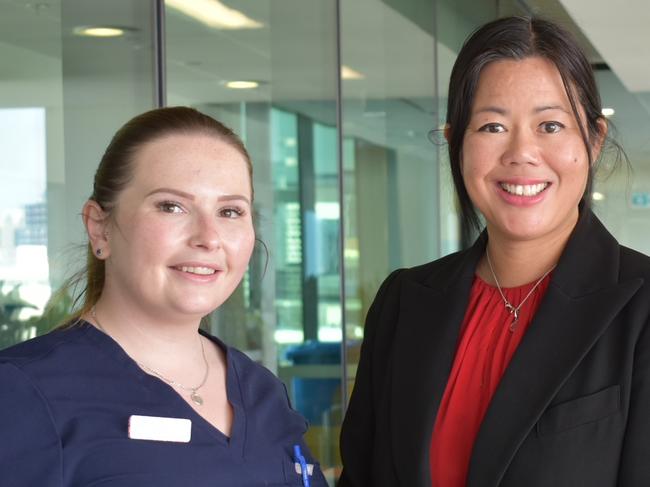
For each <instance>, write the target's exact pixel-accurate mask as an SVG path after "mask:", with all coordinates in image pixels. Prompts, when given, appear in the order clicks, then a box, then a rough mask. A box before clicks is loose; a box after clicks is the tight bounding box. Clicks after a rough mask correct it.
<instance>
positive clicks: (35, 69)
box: [0, 0, 650, 485]
mask: <svg viewBox="0 0 650 487" xmlns="http://www.w3.org/2000/svg"><path fill="white" fill-rule="evenodd" d="M575 4H576V2H575V1H573V0H562V1H559V0H526V1H521V0H507V1H504V0H501V1H496V0H495V1H488V2H475V1H472V0H460V1H453V0H436V1H431V0H283V1H282V2H277V1H275V2H274V1H251V0H229V1H228V2H219V1H217V0H210V1H209V2H204V3H203V4H202V5H203V7H204V8H200V9H198V10H197V9H196V8H193V6H195V5H196V4H195V3H194V2H193V1H191V0H165V1H164V2H162V1H160V2H155V1H151V2H142V1H139V0H138V1H135V0H112V1H111V2H105V1H101V0H42V1H39V2H24V1H22V0H0V60H2V66H3V69H2V70H1V71H0V147H2V148H3V151H2V153H1V155H0V347H4V346H7V345H10V344H12V343H16V342H19V341H22V340H25V339H28V338H30V337H33V336H35V335H37V334H40V333H45V332H46V331H48V330H49V329H51V328H52V327H53V326H55V325H56V324H58V322H60V320H61V319H63V317H64V316H65V312H66V311H67V310H69V308H70V306H71V304H72V303H71V302H70V300H69V299H68V301H64V302H63V303H62V304H61V306H60V307H59V308H57V309H54V310H53V313H52V314H51V315H49V316H47V317H43V310H44V306H45V304H46V303H47V301H48V299H49V298H50V296H51V293H52V291H53V290H54V289H56V288H57V287H58V286H59V285H60V284H61V282H62V281H63V279H64V278H65V277H66V276H69V275H70V274H71V273H72V272H74V271H75V270H76V269H78V268H79V265H80V264H81V263H82V261H83V260H84V259H85V254H84V248H83V244H84V241H85V238H84V232H83V229H82V225H81V219H80V215H79V212H80V208H81V206H82V204H83V202H84V200H85V199H86V198H87V196H88V195H89V193H90V191H91V180H92V175H93V172H94V170H95V168H96V166H97V163H98V159H99V157H100V155H101V153H102V152H103V150H104V148H105V147H106V145H107V143H108V141H109V138H110V137H111V135H112V134H113V133H114V131H115V130H116V129H117V128H118V127H119V126H120V125H121V124H122V123H123V122H124V121H125V120H127V119H128V118H130V117H131V116H133V115H135V114H137V113H140V112H142V111H145V110H147V109H150V108H152V107H154V106H156V105H157V104H158V103H159V102H160V101H162V100H164V102H165V103H166V104H167V105H189V106H193V107H196V108H198V109H200V110H202V111H204V112H206V113H209V114H211V115H213V116H214V117H216V118H218V119H219V120H221V121H223V122H224V123H226V124H227V125H229V126H231V127H232V128H233V129H234V130H235V131H236V132H237V133H238V134H239V135H240V136H241V137H242V139H243V140H244V142H245V143H246V145H247V147H248V149H249V151H250V153H251V156H252V159H253V163H254V173H255V174H254V185H255V212H256V218H255V224H256V231H257V236H258V238H259V242H258V245H257V247H256V251H255V253H254V256H253V259H252V262H251V265H250V268H249V272H248V273H247V275H246V277H245V279H244V281H243V283H242V285H241V286H240V287H239V288H238V290H237V291H236V293H235V294H234V295H233V296H232V298H231V299H230V300H229V301H228V302H227V303H225V304H224V305H223V306H222V307H221V308H220V309H219V310H218V311H217V312H215V313H214V314H213V316H211V317H209V324H208V326H209V327H210V331H211V332H213V333H214V334H216V335H218V336H219V337H221V338H222V339H223V340H225V341H226V342H228V343H229V344H231V345H233V346H235V347H237V348H239V349H241V350H243V351H245V352H246V353H247V354H248V355H249V356H250V357H252V358H253V359H254V360H256V361H258V362H260V363H262V364H264V365H265V366H266V367H268V368H269V369H270V370H272V371H273V372H274V373H276V374H277V375H278V376H279V377H280V378H281V379H282V380H283V381H284V382H285V384H286V385H287V390H288V392H289V395H290V398H291V400H292V403H293V404H294V406H295V407H296V408H297V409H298V410H299V411H300V412H301V413H302V414H303V415H305V417H307V419H308V420H309V422H310V424H311V428H310V431H309V433H308V437H307V441H308V443H309V446H310V448H311V449H312V450H313V452H314V453H315V455H317V456H318V457H319V459H320V460H321V462H322V466H323V468H324V470H325V472H326V474H327V476H328V478H329V480H330V482H331V484H332V485H333V484H334V480H335V479H336V477H337V476H338V474H339V471H340V458H339V454H338V434H339V431H340V424H341V420H342V416H343V412H344V410H345V403H346V400H347V396H348V395H349V393H350V391H351V390H352V388H353V387H354V375H355V370H356V364H357V361H358V354H359V346H360V343H361V340H362V338H363V322H364V318H365V315H366V312H367V310H368V308H369V306H370V304H371V302H372V300H373V298H374V294H375V292H376V290H377V288H378V286H379V285H380V283H381V281H382V280H383V279H384V278H385V277H386V276H387V275H388V274H389V272H390V271H392V270H393V269H395V268H398V267H403V266H412V265H417V264H420V263H424V262H427V261H430V260H433V259H435V258H437V257H439V256H442V255H445V254H447V253H450V252H453V251H455V250H457V249H459V248H460V247H461V246H462V245H463V244H464V243H465V242H464V240H463V236H461V235H460V234H459V225H458V218H457V208H456V202H455V199H454V196H453V190H452V184H451V178H450V173H449V169H448V161H447V157H446V147H445V145H444V140H443V138H442V137H441V132H440V131H441V129H442V127H443V124H444V120H445V106H446V96H447V95H446V94H447V83H448V79H449V74H450V71H451V66H452V64H453V61H454V59H455V57H456V53H457V52H458V50H459V49H460V46H461V45H462V42H463V40H464V39H465V37H466V36H467V35H468V34H469V33H470V32H471V31H472V30H474V29H475V28H476V27H477V26H478V25H480V24H482V23H484V22H486V21H488V20H490V19H493V18H495V17H497V16H500V15H508V14H527V13H542V14H544V15H547V16H550V17H552V18H554V19H556V20H559V21H560V22H562V23H563V24H564V25H566V26H567V27H569V28H570V29H572V30H573V31H575V33H576V35H578V36H579V38H580V41H581V42H582V44H583V46H584V47H585V49H587V51H588V52H589V55H590V58H591V60H592V62H593V64H594V66H595V67H596V68H597V78H598V82H599V85H600V89H601V93H602V96H603V100H604V102H605V106H607V107H608V108H610V109H612V111H610V112H608V116H610V117H611V118H610V120H611V121H613V122H614V123H615V125H616V127H617V134H618V137H617V138H618V140H619V141H620V142H622V144H623V146H624V148H625V150H626V151H627V154H628V156H629V158H630V160H631V163H632V165H633V167H634V171H633V172H628V171H626V170H624V169H623V170H619V171H618V172H615V173H614V174H613V175H612V176H610V177H609V178H605V177H604V176H605V175H606V174H607V173H608V171H607V169H608V167H607V166H608V164H610V165H611V163H608V162H606V163H605V164H604V166H605V167H604V169H605V171H602V172H601V173H600V174H601V176H600V177H599V179H598V180H597V185H596V188H595V191H594V194H593V200H594V206H595V208H596V211H597V212H598V214H599V215H600V216H601V217H602V218H603V220H604V221H605V223H606V225H607V226H608V227H609V228H610V229H611V230H612V231H613V233H614V234H615V235H616V236H617V237H618V238H619V239H620V240H621V241H622V242H623V243H626V244H628V245H630V246H633V247H635V248H637V249H639V250H641V251H644V252H646V253H648V252H650V243H648V242H650V240H648V238H647V235H649V234H650V156H649V154H648V150H647V135H646V134H647V133H648V132H649V130H650V101H649V100H650V96H649V95H648V93H650V87H644V86H645V85H642V84H638V83H637V84H635V83H634V80H639V79H642V78H643V77H642V76H639V75H638V74H637V77H636V78H631V75H630V74H629V72H628V71H626V70H625V69H624V68H625V66H623V67H621V64H620V59H618V57H617V53H616V52H612V50H611V49H608V45H609V43H608V42H606V41H607V39H605V38H604V37H603V35H602V31H603V29H598V28H596V27H597V24H595V23H594V20H593V18H592V17H589V16H587V17H585V15H584V13H585V12H584V9H581V8H576V7H575ZM207 5H211V6H212V7H213V8H214V10H212V11H211V10H210V9H209V8H207V7H206V6H207ZM156 6H158V7H162V12H163V19H158V18H157V16H156ZM594 9H595V7H594V8H590V12H592V13H593V12H594V11H597V9H596V10H594ZM159 20H164V22H160V21H159ZM93 28H101V29H104V30H96V29H95V30H93ZM106 29H112V30H106ZM635 35H636V34H635ZM639 35H641V34H639ZM620 37H626V36H620ZM627 37H630V36H627ZM157 39H161V40H162V44H158V43H157ZM163 47H164V49H161V48H163ZM630 49H631V48H630ZM636 64H637V65H639V66H641V67H642V68H641V69H645V70H646V71H647V68H646V66H648V65H650V63H644V62H642V61H641V60H639V62H637V63H636ZM646 75H647V72H646ZM646 78H650V77H648V76H646ZM432 130H433V136H432V137H428V136H427V134H429V132H430V131H432Z"/></svg>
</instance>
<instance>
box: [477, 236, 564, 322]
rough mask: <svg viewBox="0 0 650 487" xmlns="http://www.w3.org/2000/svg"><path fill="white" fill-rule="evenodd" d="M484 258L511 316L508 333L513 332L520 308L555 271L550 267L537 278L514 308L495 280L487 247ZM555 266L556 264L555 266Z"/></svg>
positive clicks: (495, 276)
mask: <svg viewBox="0 0 650 487" xmlns="http://www.w3.org/2000/svg"><path fill="white" fill-rule="evenodd" d="M485 256H486V257H487V263H488V266H489V267H490V272H491V273H492V277H493V278H494V282H495V283H496V285H497V289H498V290H499V294H500V295H501V299H503V304H504V305H505V308H506V310H508V312H509V313H510V314H511V315H512V316H513V320H512V323H510V326H509V329H510V332H514V331H515V328H516V327H517V322H518V321H519V310H520V309H521V307H522V306H523V305H524V303H525V302H526V301H527V300H528V298H530V297H531V296H532V294H533V291H535V289H537V286H539V285H540V283H541V282H542V281H543V280H544V278H545V277H546V276H548V275H549V273H550V272H551V271H552V270H553V269H555V265H554V266H553V267H551V268H550V269H549V270H547V271H546V272H545V273H544V275H543V276H542V277H540V278H539V280H538V281H537V282H536V283H535V285H534V286H533V287H532V288H531V290H530V291H529V292H528V294H526V297H525V298H524V299H522V300H521V302H520V303H519V304H518V305H517V306H514V305H513V304H512V303H511V302H510V301H508V299H507V298H506V297H505V295H504V294H503V291H502V290H501V286H500V285H499V280H498V279H497V275H496V274H495V272H494V269H493V268H492V262H491V261H490V253H489V252H488V249H487V247H485ZM556 265H557V264H556Z"/></svg>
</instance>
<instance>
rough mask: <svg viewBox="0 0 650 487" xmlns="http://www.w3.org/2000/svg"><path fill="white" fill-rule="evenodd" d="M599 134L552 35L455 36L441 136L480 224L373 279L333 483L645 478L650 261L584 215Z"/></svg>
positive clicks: (481, 484)
mask: <svg viewBox="0 0 650 487" xmlns="http://www.w3.org/2000/svg"><path fill="white" fill-rule="evenodd" d="M606 135H607V121H606V119H605V118H604V117H603V116H602V115H601V104H600V98H599V95H598V92H597V89H596V85H595V81H594V77H593V73H592V71H591V67H590V65H589V63H588V61H587V60H586V58H585V56H584V54H583V53H582V52H581V51H580V49H579V48H578V47H577V44H576V43H575V41H574V40H573V39H572V38H571V37H570V35H569V34H567V33H566V32H565V31H564V30H563V29H561V28H560V27H558V26H557V25H555V24H553V23H551V22H548V21H543V20H540V19H535V18H533V19H530V18H519V17H516V18H506V19H500V20H497V21H494V22H491V23H489V24H487V25H485V26H483V27H482V28H480V29H479V30H478V31H476V32H475V33H474V34H473V35H472V36H471V37H470V38H469V39H468V41H467V42H466V43H465V45H464V46H463V48H462V50H461V52H460V53H459V56H458V59H457V61H456V63H455V65H454V69H453V71H452V75H451V80H450V87H449V99H448V110H447V125H446V129H445V137H446V139H447V141H448V143H449V156H450V162H451V168H452V174H453V177H454V183H455V186H456V190H457V194H458V198H459V202H460V206H461V210H462V213H463V217H464V222H465V224H466V225H468V226H471V225H478V222H479V219H478V216H477V210H478V212H480V213H481V214H482V216H483V218H484V220H485V223H486V229H485V230H484V231H483V233H482V234H481V235H480V237H479V238H478V239H477V241H476V242H475V244H474V245H473V246H472V247H471V248H469V249H467V250H464V251H462V252H458V253H455V254H452V255H449V256H447V257H444V258H442V259H440V260H437V261H435V262H431V263H429V264H425V265H423V266H420V267H416V268H412V269H406V270H399V271H396V272H394V273H393V274H391V276H389V277H388V279H386V281H385V282H384V284H383V285H382V286H381V289H380V290H379V292H378V294H377V297H376V299H375V302H374V304H373V305H372V307H371V309H370V311H369V313H368V317H367V322H366V332H365V338H364V343H363V346H362V350H361V360H360V362H359V368H358V372H357V379H356V384H355V388H354V391H353V394H352V398H351V401H350V406H349V408H348V411H347V415H346V418H345V420H344V423H343V431H342V434H341V451H342V457H343V464H344V470H343V474H342V476H341V480H340V483H339V486H341V487H366V486H372V487H398V486H405V487H425V486H426V487H430V486H434V487H459V486H463V485H467V486H469V487H493V486H499V487H523V486H526V487H536V486H539V487H541V486H544V487H549V486H552V487H564V486H566V487H576V486H589V487H599V486H602V487H613V486H625V487H634V486H644V487H647V486H649V485H650V330H649V328H650V258H648V257H647V256H645V255H642V254H640V253H638V252H635V251H633V250H630V249H627V248H625V247H623V246H621V245H619V244H618V242H617V241H616V240H615V239H614V237H613V236H612V235H610V234H609V232H608V231H607V230H606V229H605V228H604V226H603V225H602V224H601V223H600V221H599V220H598V218H597V217H596V216H595V215H594V214H593V213H592V211H591V210H590V209H589V201H590V197H591V183H592V178H593V170H594V168H595V165H596V162H597V160H598V158H599V155H600V152H601V147H602V145H603V144H604V142H605V139H606Z"/></svg>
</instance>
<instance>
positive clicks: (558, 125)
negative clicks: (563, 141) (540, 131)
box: [540, 120, 565, 134]
mask: <svg viewBox="0 0 650 487" xmlns="http://www.w3.org/2000/svg"><path fill="white" fill-rule="evenodd" d="M548 125H556V126H557V127H558V130H554V131H552V132H546V131H545V132H546V133H547V134H554V133H557V132H559V131H560V130H562V129H563V128H564V127H565V125H564V124H563V123H560V122H556V121H554V120H552V121H549V122H543V123H541V124H540V126H541V127H544V126H548Z"/></svg>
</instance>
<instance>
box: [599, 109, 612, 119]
mask: <svg viewBox="0 0 650 487" xmlns="http://www.w3.org/2000/svg"><path fill="white" fill-rule="evenodd" d="M601 113H602V114H603V116H604V117H607V118H609V117H611V116H612V115H614V114H615V113H616V111H615V110H614V109H613V108H603V109H602V110H601Z"/></svg>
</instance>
